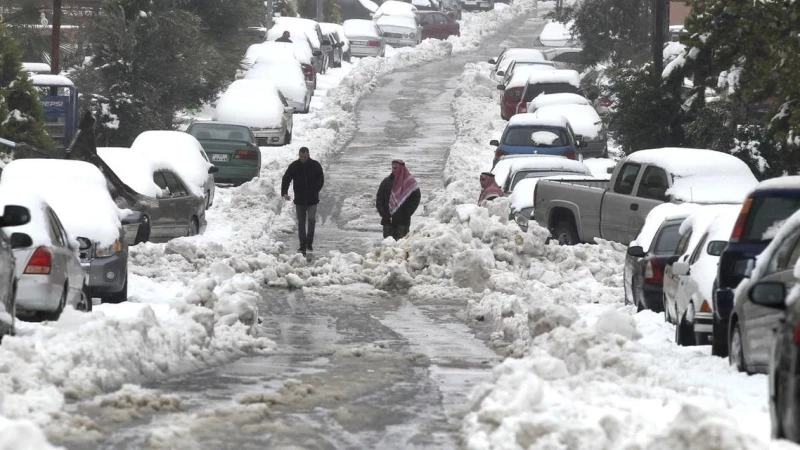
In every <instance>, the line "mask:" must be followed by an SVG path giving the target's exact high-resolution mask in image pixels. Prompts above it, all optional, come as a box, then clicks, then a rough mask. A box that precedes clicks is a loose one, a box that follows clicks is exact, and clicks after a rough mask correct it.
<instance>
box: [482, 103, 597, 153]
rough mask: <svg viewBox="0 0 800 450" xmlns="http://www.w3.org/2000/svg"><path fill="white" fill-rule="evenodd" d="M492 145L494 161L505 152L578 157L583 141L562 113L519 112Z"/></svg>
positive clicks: (490, 143)
mask: <svg viewBox="0 0 800 450" xmlns="http://www.w3.org/2000/svg"><path fill="white" fill-rule="evenodd" d="M489 145H492V146H494V147H496V149H495V152H494V164H496V163H497V161H498V160H499V159H500V158H502V157H503V156H505V155H519V154H525V155H532V154H540V155H556V156H564V157H567V158H569V159H574V160H579V159H580V152H579V150H578V149H579V148H580V146H581V145H582V144H581V142H579V141H576V139H575V133H573V131H572V127H571V126H570V125H569V122H567V120H566V119H564V118H563V117H554V118H547V119H544V118H541V117H535V115H534V114H517V115H515V116H514V117H512V118H511V120H509V121H508V125H506V128H505V130H503V135H502V137H501V138H500V140H499V141H498V140H492V141H490V142H489Z"/></svg>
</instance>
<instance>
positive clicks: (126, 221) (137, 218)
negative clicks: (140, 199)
mask: <svg viewBox="0 0 800 450" xmlns="http://www.w3.org/2000/svg"><path fill="white" fill-rule="evenodd" d="M142 217H144V216H143V214H142V213H140V212H139V211H133V212H131V213H130V214H128V215H127V216H125V217H124V218H123V219H122V220H121V221H120V222H122V224H123V225H135V224H137V223H142Z"/></svg>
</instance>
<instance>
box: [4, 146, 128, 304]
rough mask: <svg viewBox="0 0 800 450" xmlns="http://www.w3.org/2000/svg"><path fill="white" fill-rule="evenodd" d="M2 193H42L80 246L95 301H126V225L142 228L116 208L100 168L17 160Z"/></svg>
mask: <svg viewBox="0 0 800 450" xmlns="http://www.w3.org/2000/svg"><path fill="white" fill-rule="evenodd" d="M41 180H47V183H42V182H41ZM0 188H9V189H14V190H18V191H21V192H28V193H30V194H37V195H39V196H40V197H41V198H43V199H44V200H45V201H46V202H47V203H48V204H49V205H50V207H51V208H53V211H55V212H56V214H58V218H59V220H60V221H61V223H62V224H63V226H64V229H65V230H66V231H67V234H68V236H69V238H70V240H72V239H77V240H78V242H79V248H78V251H79V255H80V261H81V265H82V266H83V269H84V270H85V271H86V273H87V277H86V286H87V288H88V294H89V295H90V296H91V297H100V298H101V299H102V301H103V302H107V303H119V302H122V301H125V300H127V298H128V244H127V242H126V239H125V232H126V231H125V228H123V225H126V224H133V223H135V224H139V222H140V220H141V219H140V217H139V215H138V214H131V211H129V210H127V211H126V210H121V209H120V208H119V207H117V205H116V204H115V203H114V200H113V199H112V198H111V193H110V191H109V189H108V182H107V181H106V178H105V176H103V174H102V172H100V170H99V169H98V168H97V167H95V166H94V165H92V164H89V163H87V162H83V161H69V160H59V159H20V160H15V161H12V162H11V163H9V164H8V165H7V166H6V167H5V169H3V176H2V178H0ZM134 228H138V227H134ZM132 232H136V230H134V231H132Z"/></svg>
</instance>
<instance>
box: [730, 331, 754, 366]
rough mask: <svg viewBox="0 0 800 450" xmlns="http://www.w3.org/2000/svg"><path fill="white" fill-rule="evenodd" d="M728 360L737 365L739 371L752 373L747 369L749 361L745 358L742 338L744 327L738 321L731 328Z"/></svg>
mask: <svg viewBox="0 0 800 450" xmlns="http://www.w3.org/2000/svg"><path fill="white" fill-rule="evenodd" d="M728 352H729V354H728V361H730V363H731V365H732V366H734V367H736V370H738V371H739V372H746V373H750V372H749V371H748V370H747V363H746V362H745V360H744V341H743V340H742V329H741V327H740V326H739V322H738V321H736V322H735V323H734V324H733V328H731V335H730V342H729V343H728Z"/></svg>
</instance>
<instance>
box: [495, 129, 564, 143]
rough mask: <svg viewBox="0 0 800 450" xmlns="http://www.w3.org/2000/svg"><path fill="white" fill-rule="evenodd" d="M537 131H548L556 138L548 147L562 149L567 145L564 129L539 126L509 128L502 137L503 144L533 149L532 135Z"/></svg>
mask: <svg viewBox="0 0 800 450" xmlns="http://www.w3.org/2000/svg"><path fill="white" fill-rule="evenodd" d="M537 131H548V132H550V133H554V134H556V135H557V136H558V139H556V140H555V141H553V143H552V145H550V147H562V146H564V145H569V144H568V143H569V138H568V136H567V133H566V130H565V129H564V128H556V127H541V126H521V127H519V126H518V127H511V128H508V129H507V130H506V134H505V136H503V144H505V145H512V146H524V147H533V137H532V136H533V133H535V132H537Z"/></svg>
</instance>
